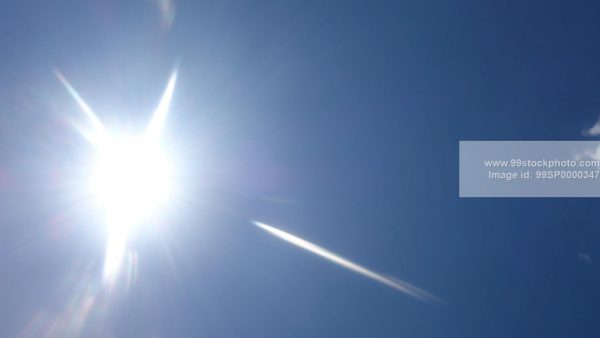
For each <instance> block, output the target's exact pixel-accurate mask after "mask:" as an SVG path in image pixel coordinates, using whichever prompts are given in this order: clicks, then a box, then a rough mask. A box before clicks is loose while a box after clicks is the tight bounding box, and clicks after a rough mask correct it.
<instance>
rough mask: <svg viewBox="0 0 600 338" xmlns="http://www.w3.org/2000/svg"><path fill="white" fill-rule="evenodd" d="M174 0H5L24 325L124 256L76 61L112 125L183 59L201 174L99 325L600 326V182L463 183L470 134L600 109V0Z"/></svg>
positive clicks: (585, 330) (187, 155) (9, 311)
mask: <svg viewBox="0 0 600 338" xmlns="http://www.w3.org/2000/svg"><path fill="white" fill-rule="evenodd" d="M175 5H176V18H175V21H174V24H173V26H172V27H171V28H170V29H165V28H164V27H163V26H161V21H160V15H159V12H158V11H157V8H156V6H154V5H153V3H152V2H150V1H142V0H138V1H133V0H131V1H61V2H47V1H28V0H25V1H5V2H3V3H2V4H1V5H0V31H1V32H2V33H1V34H0V46H1V47H0V48H1V52H2V54H1V55H2V56H1V58H0V336H1V337H17V336H19V334H20V335H21V336H23V337H24V336H25V333H23V332H24V331H23V330H24V329H25V328H27V327H31V326H35V325H40V326H41V327H42V328H41V329H39V330H44V327H47V325H49V324H48V322H52V318H55V317H56V316H60V314H61V313H64V311H65V308H68V302H69V299H71V298H70V297H73V295H77V294H78V292H80V289H81V288H85V287H88V288H91V289H92V290H94V287H93V286H90V285H94V283H95V281H97V280H99V279H101V268H102V255H103V249H104V248H103V245H104V236H105V235H104V233H103V231H102V222H101V220H100V219H99V218H98V217H97V214H96V212H95V211H94V210H93V208H91V207H90V206H89V205H88V204H87V203H86V202H85V201H84V200H83V199H82V197H81V194H82V193H81V192H79V191H78V189H80V187H79V186H78V184H76V183H77V182H78V181H77V180H76V179H74V177H75V178H76V177H79V176H77V175H79V174H81V173H80V172H79V169H78V165H77V163H79V162H80V161H81V160H82V159H83V158H85V156H88V155H87V154H88V153H89V150H90V147H89V145H87V144H86V142H85V141H84V140H83V139H82V138H81V136H80V135H79V134H78V133H77V132H76V131H75V129H74V128H73V127H72V125H71V124H70V123H69V121H70V120H72V119H79V118H80V116H81V114H80V112H79V111H78V109H77V106H76V105H75V104H74V102H73V100H72V99H71V98H70V97H69V96H68V94H67V93H66V92H65V90H64V88H63V87H62V86H61V85H60V83H59V82H58V81H57V79H56V78H55V76H54V74H53V67H54V68H57V69H60V70H61V71H62V72H63V73H64V74H65V76H66V77H67V78H68V79H69V80H70V81H71V82H72V83H73V85H74V86H75V87H76V88H77V89H78V90H79V91H80V92H81V94H82V96H83V97H84V98H85V99H86V100H87V101H88V102H89V103H90V105H91V106H92V107H93V108H94V109H95V110H96V111H97V113H98V115H99V116H100V118H101V119H102V120H103V121H105V122H106V123H107V124H112V125H122V124H126V123H127V124H130V125H133V126H137V127H140V126H143V125H144V123H146V121H147V120H148V118H149V116H150V113H151V111H152V109H153V107H154V105H155V104H156V103H157V100H158V98H159V97H160V94H161V92H162V90H163V88H164V85H165V82H166V80H167V78H168V74H169V71H170V70H171V68H172V66H173V64H174V63H175V61H176V60H179V71H180V76H179V81H178V84H177V89H176V93H175V96H174V100H173V104H172V109H171V112H170V115H169V117H168V122H167V127H166V128H167V129H166V130H165V133H166V136H165V138H166V139H167V140H168V142H169V143H170V145H171V146H172V147H173V148H174V149H177V158H178V159H179V161H180V163H182V168H183V169H182V171H183V172H182V173H181V176H182V178H184V179H185V181H184V182H183V186H184V189H183V190H184V195H185V197H184V198H181V199H180V200H179V201H178V202H177V205H176V206H175V207H173V208H172V210H171V211H169V214H168V215H166V216H165V217H164V218H163V219H161V220H158V221H157V223H161V224H162V225H163V226H162V228H161V229H163V230H162V232H160V233H154V232H149V233H148V234H139V235H138V236H137V237H136V238H134V239H132V247H133V248H135V250H137V252H138V254H139V264H138V276H139V277H138V280H137V283H136V284H135V285H134V286H133V287H132V288H131V289H130V290H129V292H124V291H123V292H117V293H115V295H113V296H112V299H111V300H110V301H109V303H110V306H109V307H108V308H107V309H100V310H97V311H96V313H95V315H93V316H90V317H89V318H88V320H87V321H88V323H87V326H86V327H85V328H84V329H83V333H82V335H81V336H85V337H96V336H98V337H100V336H107V337H110V336H111V335H112V336H114V337H457V338H458V337H460V338H465V337H474V338H475V337H477V338H481V337H498V338H505V337H544V338H546V337H598V336H599V335H600V323H599V321H598V313H599V312H598V310H599V301H600V291H599V287H598V286H599V285H600V271H599V270H598V262H597V261H596V260H597V259H598V257H600V252H599V245H598V243H599V239H600V230H599V228H598V221H599V220H600V216H599V213H598V202H597V201H595V200H594V199H459V198H458V140H579V139H583V136H582V135H581V131H582V130H583V129H584V128H588V127H590V126H592V125H593V124H594V123H595V122H596V119H597V117H598V114H599V111H600V62H599V60H600V34H598V33H599V32H600V21H599V20H598V16H599V14H600V6H599V5H598V4H597V3H596V2H594V1H584V2H578V3H577V4H572V3H570V2H567V1H564V2H555V1H539V2H538V1H534V2H525V1H414V2H404V1H402V2H400V1H399V2H392V1H390V2H383V1H382V2H367V1H364V2H356V1H305V2H300V1H297V2H284V1H261V2H249V1H239V2H233V1H177V2H176V3H175ZM250 220H258V221H261V222H265V223H267V224H271V225H273V226H276V227H279V228H281V229H283V230H286V231H289V232H292V233H294V234H296V235H299V236H302V237H303V238H306V239H308V240H311V241H313V242H315V243H317V244H319V245H322V246H324V247H327V248H329V249H331V250H333V251H335V252H338V253H340V254H341V255H343V256H345V257H348V258H350V259H353V260H355V261H357V262H359V263H361V264H364V265H366V266H368V267H370V268H373V269H374V270H376V271H380V272H382V273H385V274H389V275H392V276H395V277H397V278H401V279H405V280H407V281H409V282H411V283H414V284H415V285H417V286H419V287H422V288H424V289H426V290H428V291H430V292H432V293H434V294H435V295H437V296H438V297H440V298H442V299H444V300H445V303H443V304H428V303H423V302H420V301H418V300H415V299H412V298H410V297H408V296H406V295H404V294H401V293H399V292H396V291H394V290H392V289H390V288H387V287H385V286H383V285H380V284H378V283H376V282H373V281H371V280H368V279H365V278H364V277H361V276H358V275H355V274H353V273H351V272H349V271H346V270H344V269H342V268H340V267H337V266H335V265H333V264H331V263H329V262H326V261H324V260H322V259H320V258H318V257H315V256H313V255H311V254H309V253H306V252H304V251H302V250H301V249H298V248H295V247H293V246H291V245H289V244H287V243H284V242H282V241H281V240H279V239H276V238H274V237H272V236H270V235H268V234H267V233H265V232H263V231H262V230H260V229H258V228H256V227H254V226H252V225H251V224H250ZM580 254H585V255H589V257H591V261H586V260H582V259H580V257H581V256H580ZM36 316H37V317H36ZM35 318H42V319H40V320H39V321H41V322H46V323H45V324H44V323H42V324H39V323H38V324H36V319H35ZM44 325H46V326H44ZM39 332H42V331H39ZM109 333H110V334H109ZM33 336H35V335H33Z"/></svg>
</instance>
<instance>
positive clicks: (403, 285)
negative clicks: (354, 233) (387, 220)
mask: <svg viewBox="0 0 600 338" xmlns="http://www.w3.org/2000/svg"><path fill="white" fill-rule="evenodd" d="M252 223H253V224H254V225H256V226H257V227H259V228H261V229H263V230H265V231H266V232H268V233H270V234H271V235H273V236H275V237H278V238H280V239H282V240H284V241H286V242H288V243H290V244H293V245H295V246H297V247H299V248H302V249H304V250H306V251H309V252H311V253H313V254H315V255H317V256H320V257H322V258H325V259H326V260H328V261H330V262H332V263H335V264H337V265H339V266H342V267H344V268H346V269H348V270H350V271H353V272H356V273H358V274H360V275H363V276H365V277H367V278H370V279H372V280H374V281H377V282H379V283H382V284H384V285H387V286H389V287H391V288H393V289H396V290H398V291H400V292H403V293H405V294H407V295H409V296H411V297H414V298H416V299H419V300H422V301H425V302H437V301H440V300H439V299H438V298H437V297H436V296H434V295H432V294H431V293H429V292H427V291H425V290H422V289H420V288H418V287H416V286H414V285H411V284H409V283H407V282H404V281H401V280H398V279H395V278H391V277H387V276H384V275H381V274H379V273H377V272H374V271H371V270H369V269H367V268H365V267H363V266H361V265H358V264H356V263H354V262H352V261H350V260H348V259H346V258H344V257H341V256H339V255H337V254H335V253H333V252H331V251H329V250H327V249H325V248H322V247H320V246H318V245H316V244H313V243H311V242H309V241H307V240H304V239H302V238H300V237H297V236H294V235H292V234H290V233H287V232H285V231H283V230H279V229H277V228H274V227H272V226H269V225H266V224H264V223H260V222H256V221H255V222H252Z"/></svg>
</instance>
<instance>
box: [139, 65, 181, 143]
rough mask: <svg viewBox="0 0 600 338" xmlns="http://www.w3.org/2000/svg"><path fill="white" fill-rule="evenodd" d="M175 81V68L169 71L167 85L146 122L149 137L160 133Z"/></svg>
mask: <svg viewBox="0 0 600 338" xmlns="http://www.w3.org/2000/svg"><path fill="white" fill-rule="evenodd" d="M176 82H177V69H174V70H173V71H172V72H171V76H170V77H169V82H168V83H167V87H166V88H165V91H164V93H163V95H162V97H161V99H160V102H159V103H158V106H157V107H156V110H154V114H152V118H151V120H150V123H149V124H148V129H147V130H146V134H147V135H148V136H149V137H151V138H157V137H158V136H159V135H160V132H161V130H162V127H163V125H164V124H165V119H166V118H167V113H168V111H169V106H170V105H171V100H172V98H173V91H174V90H175V83H176Z"/></svg>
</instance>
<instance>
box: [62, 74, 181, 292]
mask: <svg viewBox="0 0 600 338" xmlns="http://www.w3.org/2000/svg"><path fill="white" fill-rule="evenodd" d="M56 75H57V77H58V79H59V80H60V81H61V82H62V84H63V85H64V86H65V88H66V89H67V90H68V92H69V93H70V94H71V96H72V97H73V98H74V99H75V101H76V102H77V103H78V105H79V107H80V108H81V110H82V111H83V113H85V115H86V117H87V118H88V122H89V125H90V127H91V129H92V132H86V134H85V135H84V136H85V138H86V139H88V140H89V141H90V143H92V145H93V146H94V148H93V149H94V151H95V154H94V155H95V156H94V163H93V168H94V169H93V170H92V173H91V175H90V179H89V187H88V188H89V191H90V193H91V195H92V196H93V198H94V200H95V201H96V202H97V203H98V204H99V206H100V208H101V210H102V213H103V215H104V218H105V224H106V229H107V242H106V253H105V257H104V270H103V275H104V280H105V282H106V283H107V284H108V285H109V286H112V285H114V283H115V281H116V280H117V277H118V275H119V272H120V270H121V267H122V265H123V259H124V257H125V254H126V252H127V239H128V237H129V235H130V234H131V232H132V231H133V230H137V229H143V228H144V224H147V221H148V218H150V217H151V216H153V215H154V214H155V212H156V211H157V210H158V209H159V208H160V207H161V206H162V205H164V204H165V203H166V202H167V201H168V200H169V198H170V196H171V193H172V186H173V184H172V179H173V175H172V172H173V170H172V169H173V168H172V167H171V165H172V164H171V163H172V162H171V161H170V159H169V156H168V155H169V153H168V152H167V151H166V149H165V147H164V145H163V144H162V142H161V137H160V135H161V131H162V129H163V126H164V123H165V119H166V116H167V112H168V110H169V106H170V103H171V99H172V97H173V91H174V88H175V82H176V80H177V71H176V70H174V71H173V72H172V73H171V76H170V78H169V81H168V83H167V86H166V88H165V91H164V93H163V95H162V97H161V99H160V101H159V103H158V106H157V107H156V110H155V111H154V113H153V114H152V117H151V119H150V122H149V123H148V125H147V127H146V129H145V132H144V133H142V134H139V135H136V134H114V133H111V131H109V130H106V128H105V127H104V125H103V124H102V122H101V121H100V119H99V118H98V117H97V116H96V114H95V113H94V111H93V110H92V109H91V108H90V106H89V105H88V104H87V103H86V102H85V101H84V100H83V98H82V97H81V96H80V95H79V93H78V92H77V91H76V90H75V89H74V88H73V86H71V84H70V83H69V82H68V81H67V80H66V78H65V77H64V76H63V75H62V74H61V73H60V72H58V71H56Z"/></svg>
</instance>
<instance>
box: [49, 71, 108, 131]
mask: <svg viewBox="0 0 600 338" xmlns="http://www.w3.org/2000/svg"><path fill="white" fill-rule="evenodd" d="M54 74H55V75H56V77H57V78H58V80H59V81H60V82H61V83H62V84H63V86H65V88H66V89H67V91H68V92H69V94H71V96H72V97H73V99H75V101H76V102H77V104H78V105H79V107H80V108H81V110H82V111H83V113H84V114H85V115H86V116H87V118H88V119H89V121H90V123H91V124H92V127H93V128H94V131H95V133H96V134H97V135H98V136H101V135H104V134H105V133H106V130H105V128H104V125H103V124H102V122H101V121H100V119H99V118H98V116H96V113H94V111H93V110H92V108H90V106H89V105H88V104H87V102H85V100H84V99H83V98H82V97H81V95H79V93H78V92H77V91H76V90H75V88H73V86H71V84H70V83H69V81H68V80H67V79H66V78H65V77H64V75H62V73H61V72H60V71H59V70H58V69H54Z"/></svg>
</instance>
